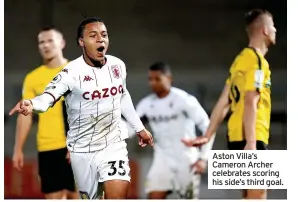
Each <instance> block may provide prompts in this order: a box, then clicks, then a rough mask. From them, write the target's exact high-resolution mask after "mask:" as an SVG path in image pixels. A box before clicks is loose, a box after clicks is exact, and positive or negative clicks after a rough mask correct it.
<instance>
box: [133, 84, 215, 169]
mask: <svg viewBox="0 0 298 202" xmlns="http://www.w3.org/2000/svg"><path fill="white" fill-rule="evenodd" d="M136 110H137V113H138V115H139V116H140V118H141V120H143V122H146V121H147V122H148V124H149V125H150V128H151V130H152V133H153V136H154V150H155V152H156V153H159V154H160V155H166V156H168V157H171V159H173V158H174V159H176V160H178V161H180V160H185V159H186V158H188V159H189V160H190V162H191V163H193V162H194V161H196V160H197V159H198V158H199V157H201V158H207V157H206V155H207V152H208V151H209V150H210V149H211V148H212V145H213V140H211V141H210V142H209V143H208V144H207V145H206V146H205V148H203V150H202V152H203V153H202V152H201V155H200V153H199V152H198V149H197V148H189V147H186V146H185V145H184V144H183V143H182V142H181V139H182V138H187V139H194V138H196V137H197V135H196V130H195V126H197V127H198V129H199V130H200V131H201V132H202V133H204V132H205V131H206V129H207V127H208V125H209V118H208V115H207V113H206V112H205V110H204V109H203V108H202V106H201V105H200V103H199V102H198V101H197V99H196V98H195V97H194V96H192V95H190V94H188V93H187V92H185V91H183V90H181V89H178V88H175V87H172V88H171V90H170V93H169V95H168V96H166V97H164V98H158V97H157V96H156V95H155V94H151V95H149V96H147V97H145V98H143V99H142V100H141V101H140V103H139V104H138V105H137V107H136Z"/></svg>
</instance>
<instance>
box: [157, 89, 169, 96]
mask: <svg viewBox="0 0 298 202" xmlns="http://www.w3.org/2000/svg"><path fill="white" fill-rule="evenodd" d="M170 91H171V90H170V89H168V90H165V91H163V92H160V93H157V94H156V95H157V97H158V98H165V97H167V96H168V95H169V94H170Z"/></svg>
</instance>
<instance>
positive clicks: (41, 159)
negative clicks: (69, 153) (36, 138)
mask: <svg viewBox="0 0 298 202" xmlns="http://www.w3.org/2000/svg"><path fill="white" fill-rule="evenodd" d="M64 149H65V148H63V149H57V150H52V151H45V152H39V153H38V173H39V178H40V182H41V190H42V192H43V193H44V194H51V193H57V194H58V192H60V191H63V190H64V189H65V188H66V187H65V180H66V178H65V172H64V170H65V164H66V159H65V154H64V153H65V151H64ZM57 194H56V195H57Z"/></svg>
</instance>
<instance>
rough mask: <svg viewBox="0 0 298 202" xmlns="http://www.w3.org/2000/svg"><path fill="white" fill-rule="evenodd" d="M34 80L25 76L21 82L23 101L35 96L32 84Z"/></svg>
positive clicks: (28, 75) (29, 76)
mask: <svg viewBox="0 0 298 202" xmlns="http://www.w3.org/2000/svg"><path fill="white" fill-rule="evenodd" d="M35 79H36V78H31V75H30V74H27V76H26V77H25V80H24V82H23V90H22V98H23V99H31V98H34V97H35V96H36V94H35V90H34V84H33V81H34V80H35Z"/></svg>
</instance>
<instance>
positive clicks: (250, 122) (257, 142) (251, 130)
mask: <svg viewBox="0 0 298 202" xmlns="http://www.w3.org/2000/svg"><path fill="white" fill-rule="evenodd" d="M245 23H246V30H247V33H248V37H249V44H248V47H247V48H244V49H243V50H242V51H241V53H240V54H239V55H238V56H237V57H236V59H235V61H234V63H233V64H232V66H231V69H230V76H229V78H228V79H227V81H226V85H225V87H224V89H223V92H222V94H221V96H220V98H219V100H218V102H217V104H216V106H215V108H214V109H213V112H212V115H211V121H210V124H209V127H208V130H207V132H206V133H205V135H204V136H203V137H200V138H197V139H196V140H193V141H189V140H184V142H185V144H186V145H188V146H199V145H202V144H205V143H207V142H208V141H209V140H210V138H211V137H212V135H213V134H214V132H215V131H216V130H217V128H218V127H219V125H220V124H221V122H222V121H223V120H224V118H225V116H226V115H227V113H228V111H229V109H231V112H232V114H231V116H230V118H229V122H228V148H229V149H231V150H256V149H257V150H265V149H267V145H268V140H269V127H270V113H271V97H270V96H271V90H270V88H271V78H270V74H271V72H270V69H269V64H268V62H267V60H266V59H265V58H264V56H265V54H266V53H267V52H268V48H269V46H270V45H274V44H275V37H276V29H275V27H274V23H273V18H272V15H271V14H270V13H269V12H268V11H265V10H259V9H256V10H252V11H250V12H248V13H247V14H246V16H245ZM243 195H244V198H246V199H266V197H267V192H266V190H245V191H244V193H243Z"/></svg>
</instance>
